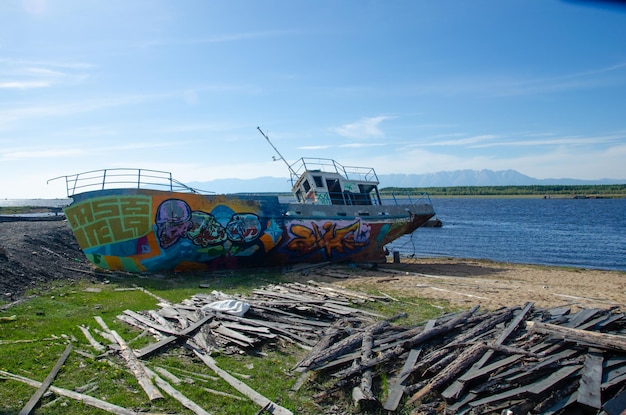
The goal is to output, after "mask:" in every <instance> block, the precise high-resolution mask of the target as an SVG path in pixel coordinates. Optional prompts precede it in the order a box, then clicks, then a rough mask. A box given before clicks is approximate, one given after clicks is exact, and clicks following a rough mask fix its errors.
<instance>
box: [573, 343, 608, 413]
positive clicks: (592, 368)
mask: <svg viewBox="0 0 626 415" xmlns="http://www.w3.org/2000/svg"><path fill="white" fill-rule="evenodd" d="M602 360H603V359H602V352H601V351H600V350H593V349H590V350H589V352H588V353H587V355H586V356H585V363H584V366H583V370H582V375H581V377H580V385H579V387H578V402H579V403H581V404H583V405H587V406H588V407H590V408H593V409H600V408H601V407H602V396H601V394H602V393H601V390H600V384H601V382H602Z"/></svg>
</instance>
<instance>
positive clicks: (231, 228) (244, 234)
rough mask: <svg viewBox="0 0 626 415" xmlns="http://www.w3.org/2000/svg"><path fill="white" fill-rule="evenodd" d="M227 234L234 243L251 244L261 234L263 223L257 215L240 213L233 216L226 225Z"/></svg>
mask: <svg viewBox="0 0 626 415" xmlns="http://www.w3.org/2000/svg"><path fill="white" fill-rule="evenodd" d="M226 233H227V234H228V239H230V240H231V241H233V242H250V241H253V240H255V239H256V238H258V237H259V235H260V234H261V222H259V218H258V217H257V216H256V215H253V214H250V213H239V214H236V215H233V217H232V218H231V219H230V221H229V222H228V224H227V225H226Z"/></svg>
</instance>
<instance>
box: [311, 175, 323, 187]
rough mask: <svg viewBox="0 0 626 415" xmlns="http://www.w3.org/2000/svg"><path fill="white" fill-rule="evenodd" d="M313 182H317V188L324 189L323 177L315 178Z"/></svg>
mask: <svg viewBox="0 0 626 415" xmlns="http://www.w3.org/2000/svg"><path fill="white" fill-rule="evenodd" d="M313 180H314V181H315V187H324V181H323V180H322V176H313Z"/></svg>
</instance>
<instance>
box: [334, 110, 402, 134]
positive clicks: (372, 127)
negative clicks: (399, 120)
mask: <svg viewBox="0 0 626 415" xmlns="http://www.w3.org/2000/svg"><path fill="white" fill-rule="evenodd" d="M391 118H393V117H388V116H383V115H381V116H378V117H369V118H362V119H360V120H359V121H357V122H354V123H350V124H344V125H342V126H339V127H336V128H333V129H332V130H333V131H334V132H335V133H337V134H339V135H341V136H343V137H348V138H380V137H383V136H384V135H385V134H384V133H383V131H382V130H381V129H380V124H381V123H382V122H383V121H385V120H388V119H391Z"/></svg>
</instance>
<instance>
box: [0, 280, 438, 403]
mask: <svg viewBox="0 0 626 415" xmlns="http://www.w3.org/2000/svg"><path fill="white" fill-rule="evenodd" d="M284 278H285V277H284V276H283V275H282V274H278V273H277V272H275V271H267V272H249V273H246V272H237V273H232V272H222V273H214V274H211V275H210V276H207V275H202V274H190V275H167V276H154V277H151V278H141V277H128V278H125V279H119V280H117V279H115V280H114V279H112V278H111V282H107V283H102V282H89V281H82V282H75V283H69V282H59V283H57V284H54V285H52V286H49V287H45V288H40V289H37V290H33V291H31V292H29V293H27V295H31V296H33V297H32V298H30V299H29V300H27V301H25V302H23V303H20V304H18V305H15V306H13V307H11V308H9V309H8V310H5V311H0V319H2V320H1V322H0V370H3V371H7V372H10V373H14V374H17V375H20V376H25V377H28V378H30V379H34V380H38V381H43V380H44V379H45V378H46V376H47V375H48V373H49V372H50V370H51V369H52V367H53V366H54V365H55V363H56V361H57V360H58V358H59V356H60V355H61V354H62V352H63V350H64V349H65V347H66V345H67V344H68V343H69V342H71V343H72V344H73V346H74V351H73V352H72V353H71V354H70V356H69V358H68V360H67V361H66V362H65V364H64V366H63V367H62V369H61V371H60V372H59V374H58V375H57V377H56V378H55V380H54V382H53V385H55V386H58V387H62V388H65V389H74V388H78V387H81V386H84V385H87V384H92V383H93V384H94V385H97V389H95V390H92V391H89V392H86V393H87V394H89V395H90V396H93V397H96V398H99V399H103V400H106V401H107V402H110V403H113V404H116V405H120V406H123V407H125V408H129V409H132V410H136V411H150V412H153V413H155V412H158V413H179V414H191V413H192V412H191V411H190V410H188V409H186V408H184V407H183V406H182V405H181V404H180V403H179V402H178V401H176V400H174V399H172V398H170V397H167V395H165V396H166V397H165V399H162V400H157V401H154V402H150V401H149V400H148V398H147V396H146V394H145V393H144V392H143V390H142V389H141V388H140V386H139V385H138V383H137V381H136V379H135V378H134V376H133V375H132V374H131V373H130V372H129V370H127V369H126V367H125V365H124V363H123V361H122V360H121V359H120V358H119V357H118V356H114V355H113V356H103V357H101V358H92V357H90V356H88V355H87V356H85V355H81V354H79V352H81V351H83V352H87V353H89V354H91V355H94V356H95V355H97V352H95V351H94V350H93V349H92V348H91V346H90V345H89V343H88V342H87V339H86V338H85V336H84V335H83V333H82V332H81V331H80V329H79V326H80V325H84V326H88V327H90V329H91V332H92V334H93V335H94V337H96V338H98V339H100V340H101V341H102V342H103V343H107V342H106V341H105V340H102V339H101V338H100V337H99V336H98V335H97V334H95V333H94V329H100V326H99V325H98V324H97V322H96V321H95V319H94V316H100V317H102V319H103V320H104V321H105V322H106V323H107V325H108V326H109V327H110V328H111V329H113V330H116V331H117V332H118V333H119V334H120V335H121V336H122V337H123V338H124V339H125V340H126V342H127V343H128V344H129V346H130V347H131V348H135V349H136V348H140V347H142V346H144V345H146V344H147V343H149V342H153V341H154V340H153V339H152V338H151V337H149V336H145V335H144V336H142V335H140V334H141V333H140V331H138V330H137V329H135V328H132V327H130V326H129V325H127V324H126V323H123V322H121V321H119V320H118V319H117V318H116V316H117V315H119V314H120V313H121V312H122V311H123V310H125V309H130V310H133V311H141V310H152V309H156V308H158V307H157V303H158V299H156V298H154V297H153V296H151V295H149V294H148V293H145V292H142V291H140V290H125V291H119V290H116V289H118V288H129V287H134V286H140V287H143V288H145V289H146V290H148V291H149V292H150V293H152V294H154V295H156V296H158V297H161V298H164V299H167V300H169V301H171V302H174V303H177V302H180V301H181V300H183V299H185V298H189V297H190V296H192V295H194V294H197V293H199V292H210V291H212V290H219V291H223V292H226V293H237V294H247V293H249V292H250V291H251V290H252V289H254V288H258V287H261V286H264V285H267V284H268V283H281V282H284ZM200 285H202V286H203V287H204V288H199V287H200ZM368 290H369V291H370V292H372V293H374V294H379V293H377V292H375V289H374V288H368V287H364V291H368ZM389 294H390V295H393V296H394V298H396V299H398V300H399V301H394V302H374V303H368V304H366V305H364V306H363V307H364V308H366V309H368V310H371V311H373V312H376V313H380V314H383V315H385V316H392V315H395V314H398V313H400V312H406V313H407V317H405V318H402V319H400V320H398V321H397V322H395V323H394V324H400V325H404V326H408V325H415V324H418V323H421V322H424V321H425V320H428V319H430V318H433V317H436V316H438V315H441V313H442V312H443V311H444V309H445V311H448V310H447V309H448V306H447V305H446V304H445V303H442V302H434V301H428V300H423V299H418V298H404V297H402V296H401V293H389ZM396 295H397V297H396ZM11 316H15V319H14V320H11V319H10V317H11ZM3 317H4V319H3ZM260 351H261V352H263V354H264V355H252V354H250V355H234V356H233V355H221V354H215V355H214V356H213V357H214V358H215V360H216V361H217V363H218V365H219V366H220V367H221V368H223V369H224V370H226V371H227V372H229V373H231V374H233V375H235V376H239V375H243V376H244V378H242V379H241V380H242V381H243V382H244V383H246V384H248V385H249V386H250V387H251V388H253V389H254V390H256V391H258V392H259V393H261V394H262V395H264V396H266V397H268V398H269V399H272V400H274V401H275V402H277V403H279V404H280V405H282V406H284V407H286V408H288V409H290V410H291V411H293V412H294V413H298V414H317V413H320V408H319V407H318V406H317V404H316V403H315V402H314V400H313V398H312V396H313V395H314V394H315V393H317V392H319V389H318V386H316V384H315V383H313V384H311V383H309V384H307V385H306V386H305V387H303V388H302V389H300V391H298V392H297V393H291V392H290V391H289V389H290V388H291V386H292V385H293V384H294V383H295V381H296V379H297V377H298V375H299V374H294V373H292V372H291V371H290V370H291V368H293V367H294V365H295V364H296V363H297V362H298V361H299V360H300V359H302V358H303V357H304V356H305V355H306V353H307V352H306V351H305V350H302V349H300V348H298V347H296V346H293V345H290V344H289V343H285V344H281V346H280V347H269V346H267V347H264V348H263V349H262V350H260ZM145 362H146V363H147V366H148V367H150V368H152V369H154V368H155V367H157V366H158V367H164V368H167V369H168V370H169V371H170V372H171V373H173V374H175V375H177V376H179V377H181V378H183V379H187V382H183V383H182V384H180V385H176V386H175V387H176V388H177V389H178V390H179V391H180V392H182V393H183V394H184V395H185V396H187V397H188V398H189V399H191V400H192V401H194V402H196V403H197V404H199V405H200V406H201V407H203V408H205V409H206V410H207V411H208V412H210V413H212V414H239V415H245V414H256V413H257V412H258V411H259V409H260V408H259V406H258V405H256V404H254V403H252V402H251V401H250V400H248V399H244V400H235V399H233V398H231V397H223V396H220V395H216V394H213V393H210V392H207V391H206V390H205V389H204V388H209V389H213V390H218V391H222V392H225V393H229V394H233V395H238V396H240V394H239V392H237V391H236V390H234V389H233V388H232V387H231V386H230V385H228V384H227V383H226V382H225V381H223V380H222V379H219V378H218V379H215V378H217V375H216V374H214V373H213V372H212V371H211V370H210V369H209V368H208V367H207V366H206V365H204V363H202V362H201V361H200V360H199V359H198V358H196V357H195V356H194V355H193V354H192V353H191V352H189V351H187V350H186V349H184V348H181V347H175V348H170V349H168V350H167V351H165V352H162V353H159V354H158V355H156V356H154V357H151V358H148V359H146V360H145ZM189 372H192V373H200V374H205V375H208V378H205V377H201V376H196V375H192V374H190V373H189ZM191 381H193V383H188V382H191ZM383 385H384V382H383ZM384 389H385V388H384V387H383V390H381V391H380V394H381V396H385V394H386V391H385V390H384ZM34 392H35V388H33V387H31V386H27V385H24V384H21V383H19V382H16V381H14V380H4V379H0V413H2V414H17V413H18V412H19V411H20V410H21V408H22V407H23V406H24V405H25V404H26V402H27V401H28V400H29V399H30V397H31V396H32V394H33V393H34ZM54 397H55V396H54V395H53V396H50V397H45V398H44V399H43V400H42V406H39V407H37V409H36V410H35V411H34V412H33V413H34V414H64V415H75V414H99V413H105V412H103V411H101V410H98V409H95V408H92V407H90V406H87V405H85V404H83V403H80V402H77V401H75V400H72V399H69V398H60V399H58V400H56V401H54V402H52V403H51V401H52V400H53V399H54ZM50 403H51V404H50ZM334 403H336V404H339V405H340V406H343V407H345V410H346V411H352V410H356V409H354V408H353V407H351V400H350V397H346V401H345V402H343V403H342V402H334ZM46 404H50V405H47V406H46ZM347 413H349V412H347ZM400 413H401V412H400Z"/></svg>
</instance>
